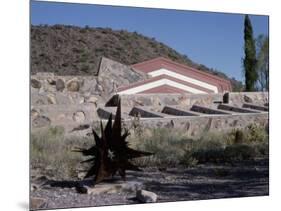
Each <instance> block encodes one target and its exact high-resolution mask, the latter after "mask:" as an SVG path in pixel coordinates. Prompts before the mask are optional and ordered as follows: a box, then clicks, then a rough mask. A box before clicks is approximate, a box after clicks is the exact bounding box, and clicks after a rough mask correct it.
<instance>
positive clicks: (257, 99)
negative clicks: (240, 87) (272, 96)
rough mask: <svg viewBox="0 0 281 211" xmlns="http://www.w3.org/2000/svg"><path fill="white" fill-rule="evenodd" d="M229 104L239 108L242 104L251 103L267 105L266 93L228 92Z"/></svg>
mask: <svg viewBox="0 0 281 211" xmlns="http://www.w3.org/2000/svg"><path fill="white" fill-rule="evenodd" d="M228 95H229V96H228V98H229V104H232V105H234V106H241V105H242V104H243V103H252V104H256V105H261V106H264V105H265V104H268V103H269V98H268V92H230V93H228Z"/></svg>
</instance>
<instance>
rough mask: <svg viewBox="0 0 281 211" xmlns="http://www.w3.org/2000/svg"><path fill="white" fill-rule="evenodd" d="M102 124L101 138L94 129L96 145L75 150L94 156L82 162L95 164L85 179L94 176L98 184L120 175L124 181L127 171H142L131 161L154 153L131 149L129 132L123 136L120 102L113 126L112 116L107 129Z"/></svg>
mask: <svg viewBox="0 0 281 211" xmlns="http://www.w3.org/2000/svg"><path fill="white" fill-rule="evenodd" d="M100 124H101V125H100V127H101V137H99V136H98V134H97V133H96V131H95V130H94V129H92V132H93V135H94V138H95V142H96V144H95V145H94V146H93V147H91V148H89V149H81V148H76V149H75V150H74V151H75V152H81V153H82V154H83V155H84V156H92V158H90V159H88V160H85V161H82V163H85V162H90V163H92V164H93V165H92V166H91V167H90V169H89V170H88V172H87V174H86V175H85V178H89V177H91V176H94V184H96V183H99V182H101V181H103V180H104V179H106V178H109V177H112V176H114V175H115V174H116V173H118V174H119V175H120V176H121V177H122V179H123V180H126V170H135V171H140V169H139V168H138V167H137V166H135V165H133V164H132V163H131V162H130V161H129V160H130V159H132V158H137V157H142V156H149V155H152V154H153V153H150V152H143V151H138V150H134V149H131V148H129V146H128V142H127V141H126V138H127V137H128V136H129V134H130V133H129V131H128V130H125V132H124V134H122V127H121V103H120V100H119V102H118V106H117V111H116V115H115V120H114V123H113V125H112V114H111V115H110V117H109V119H108V121H107V124H106V126H105V129H103V125H102V122H101V123H100Z"/></svg>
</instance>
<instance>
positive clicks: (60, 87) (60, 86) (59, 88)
mask: <svg viewBox="0 0 281 211" xmlns="http://www.w3.org/2000/svg"><path fill="white" fill-rule="evenodd" d="M64 88H65V85H64V81H63V80H62V79H60V78H59V79H58V80H57V81H56V89H57V91H60V92H61V91H63V90H64Z"/></svg>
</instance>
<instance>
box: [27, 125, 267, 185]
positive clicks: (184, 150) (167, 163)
mask: <svg viewBox="0 0 281 211" xmlns="http://www.w3.org/2000/svg"><path fill="white" fill-rule="evenodd" d="M128 142H129V146H130V147H132V148H134V149H138V150H143V151H148V152H153V153H155V154H154V155H152V156H149V157H143V158H137V159H134V160H133V162H134V164H136V165H138V166H141V167H142V168H145V167H158V168H167V167H179V166H181V167H183V168H189V167H194V166H197V165H200V164H208V163H212V164H221V163H224V164H225V163H228V164H232V163H235V162H236V161H238V162H239V161H245V160H257V159H260V158H268V155H269V143H268V133H267V131H266V130H265V129H264V128H261V127H258V126H257V125H255V124H251V125H249V126H248V127H246V128H244V129H234V130H232V131H229V132H226V133H217V132H216V133H211V132H206V133H204V134H201V135H200V136H198V137H192V138H191V137H189V136H187V135H186V134H185V133H184V132H183V131H180V130H179V129H169V128H158V129H150V130H147V129H145V130H144V129H142V128H135V129H133V130H131V135H130V136H129V137H128ZM93 143H94V139H93V137H84V138H81V137H80V138H79V137H66V136H65V135H64V131H63V129H62V128H60V127H50V128H48V129H45V130H40V131H36V132H33V133H32V134H31V166H32V169H38V170H39V171H41V173H43V174H47V175H50V176H55V177H56V178H61V179H62V178H63V179H70V178H77V177H78V175H79V172H80V171H81V170H82V169H83V168H82V167H81V164H80V161H82V160H83V157H82V155H80V154H79V153H74V152H72V149H73V148H74V147H81V148H88V147H90V146H92V145H93Z"/></svg>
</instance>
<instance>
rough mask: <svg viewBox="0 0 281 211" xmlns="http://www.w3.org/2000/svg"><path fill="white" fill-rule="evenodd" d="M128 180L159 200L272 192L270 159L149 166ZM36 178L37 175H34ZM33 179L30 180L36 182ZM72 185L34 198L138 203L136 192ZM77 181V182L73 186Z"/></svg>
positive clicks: (51, 204)
mask: <svg viewBox="0 0 281 211" xmlns="http://www.w3.org/2000/svg"><path fill="white" fill-rule="evenodd" d="M127 174H128V175H127V180H128V181H138V182H141V183H143V185H144V189H145V190H148V191H152V192H154V193H156V194H157V195H158V200H157V201H158V202H169V201H182V200H185V201H188V200H203V199H216V198H230V197H231V198H232V197H248V196H264V195H268V194H269V172H268V160H267V159H260V160H256V161H244V162H239V163H233V164H231V165H218V164H216V165H215V164H209V165H198V166H196V167H195V168H183V167H179V168H168V169H161V170H160V169H157V168H146V169H144V170H143V171H142V172H131V171H128V173H127ZM33 178H34V177H33ZM33 180H34V179H31V183H33ZM65 182H66V183H68V184H70V185H69V187H65V188H61V187H51V186H49V185H45V186H42V187H41V188H38V189H36V190H33V191H31V193H30V195H31V197H40V198H44V199H45V200H46V202H47V203H46V205H45V207H44V208H46V209H50V208H66V207H86V206H104V205H119V204H135V203H138V202H137V201H136V200H135V195H136V193H135V192H130V193H125V192H122V193H115V194H100V195H88V194H80V193H77V191H76V189H75V187H73V186H75V183H77V181H72V182H71V181H65ZM73 184H74V185H73Z"/></svg>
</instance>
